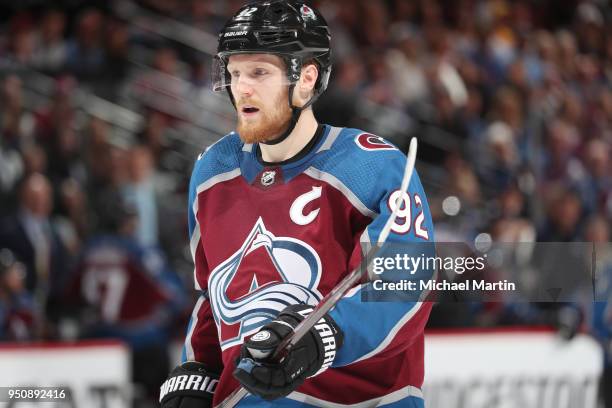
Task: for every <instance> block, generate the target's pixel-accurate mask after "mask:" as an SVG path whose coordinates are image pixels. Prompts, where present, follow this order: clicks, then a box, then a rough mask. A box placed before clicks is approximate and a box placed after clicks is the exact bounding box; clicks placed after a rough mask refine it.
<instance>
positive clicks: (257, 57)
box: [227, 54, 291, 143]
mask: <svg viewBox="0 0 612 408" xmlns="http://www.w3.org/2000/svg"><path fill="white" fill-rule="evenodd" d="M227 69H228V71H229V73H230V76H231V89H232V94H233V95H234V99H235V101H236V109H237V111H238V125H237V131H238V134H239V135H240V137H241V138H242V140H243V141H245V142H246V143H256V142H265V141H267V140H272V139H275V138H276V137H278V136H279V135H280V134H281V133H283V132H284V131H285V130H286V129H287V127H288V126H289V122H290V121H291V109H290V108H289V102H288V96H287V94H288V82H287V77H286V74H285V64H284V62H283V60H282V59H281V58H280V57H278V56H276V55H270V54H241V55H232V56H231V57H230V58H229V61H228V65H227Z"/></svg>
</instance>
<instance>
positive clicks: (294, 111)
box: [261, 84, 317, 146]
mask: <svg viewBox="0 0 612 408" xmlns="http://www.w3.org/2000/svg"><path fill="white" fill-rule="evenodd" d="M294 90H295V84H291V85H289V92H288V95H289V106H290V107H291V120H290V121H289V126H288V127H287V129H286V130H285V131H284V132H283V133H282V134H281V135H280V136H278V137H277V138H275V139H272V140H267V141H265V142H261V143H263V144H266V145H270V146H273V145H277V144H279V143H282V142H283V141H284V140H285V139H287V138H288V137H289V135H290V134H291V132H293V129H295V125H297V122H298V120H299V119H300V115H301V114H302V111H303V110H304V109H306V108H308V107H309V106H310V105H312V103H313V102H314V101H315V100H316V99H317V97H316V93H315V95H313V96H312V98H310V100H309V101H308V102H306V104H304V106H302V107H297V106H293V91H294Z"/></svg>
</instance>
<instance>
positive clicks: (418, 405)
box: [236, 385, 425, 408]
mask: <svg viewBox="0 0 612 408" xmlns="http://www.w3.org/2000/svg"><path fill="white" fill-rule="evenodd" d="M339 387H340V385H339ZM338 392H339V393H341V392H342V391H341V390H340V389H339V390H338ZM236 406H237V407H245V408H247V407H248V408H277V407H280V408H283V407H284V408H295V407H302V408H304V407H306V408H319V407H325V408H327V407H353V406H359V403H357V404H351V405H349V404H334V405H332V404H326V405H313V404H307V403H305V402H300V401H296V400H292V399H289V398H279V399H276V400H274V401H266V400H263V399H261V398H259V397H256V396H253V395H248V396H247V397H245V398H243V399H242V401H240V403H238V404H237V405H236ZM366 406H368V405H364V407H366ZM376 406H377V407H384V408H425V401H424V400H423V399H422V398H419V397H414V396H409V397H406V398H402V399H401V400H399V401H395V402H391V403H389V404H382V405H376Z"/></svg>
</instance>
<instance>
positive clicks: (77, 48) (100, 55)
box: [66, 9, 106, 80]
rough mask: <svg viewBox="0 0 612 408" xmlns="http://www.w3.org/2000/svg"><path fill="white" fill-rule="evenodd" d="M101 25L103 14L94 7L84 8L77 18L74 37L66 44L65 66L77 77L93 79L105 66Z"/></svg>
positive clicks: (102, 23)
mask: <svg viewBox="0 0 612 408" xmlns="http://www.w3.org/2000/svg"><path fill="white" fill-rule="evenodd" d="M103 25H104V15H103V14H102V13H101V12H100V11H98V10H96V9H88V10H85V11H84V12H83V13H82V14H81V15H80V16H79V18H78V21H77V27H76V37H75V38H71V39H70V40H69V41H68V45H67V55H66V67H67V68H68V70H69V71H70V72H71V73H73V74H74V75H76V77H77V78H79V79H85V80H87V79H88V80H93V79H95V78H96V76H97V75H99V74H101V73H102V72H103V70H104V69H105V68H106V67H105V55H104V48H103V45H102V39H103V36H102V35H103Z"/></svg>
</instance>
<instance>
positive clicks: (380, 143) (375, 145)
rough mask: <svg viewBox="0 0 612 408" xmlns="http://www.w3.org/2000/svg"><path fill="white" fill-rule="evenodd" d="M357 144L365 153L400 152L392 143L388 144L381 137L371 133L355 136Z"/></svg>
mask: <svg viewBox="0 0 612 408" xmlns="http://www.w3.org/2000/svg"><path fill="white" fill-rule="evenodd" d="M355 143H356V144H357V146H359V148H360V149H362V150H365V151H377V150H398V149H397V148H396V147H395V146H393V145H392V144H391V143H389V142H387V141H386V140H385V139H383V138H382V137H380V136H376V135H373V134H371V133H361V134H358V135H357V136H355Z"/></svg>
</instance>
